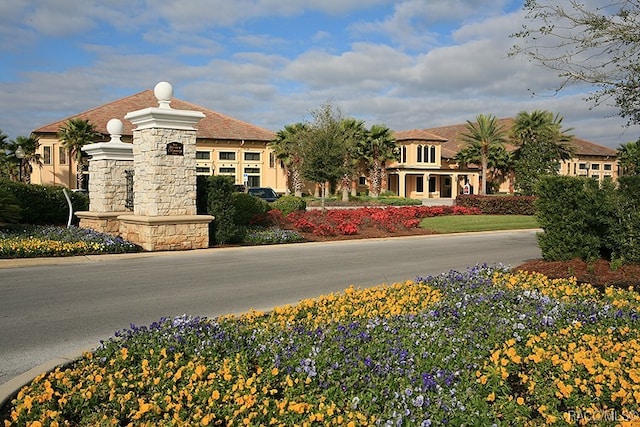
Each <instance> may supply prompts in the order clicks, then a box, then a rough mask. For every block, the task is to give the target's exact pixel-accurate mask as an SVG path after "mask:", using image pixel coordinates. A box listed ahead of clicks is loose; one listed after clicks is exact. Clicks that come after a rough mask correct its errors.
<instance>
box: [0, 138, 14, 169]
mask: <svg viewBox="0 0 640 427" xmlns="http://www.w3.org/2000/svg"><path fill="white" fill-rule="evenodd" d="M8 138H9V137H8V136H7V135H6V134H5V133H4V132H3V131H2V129H0V178H6V179H14V177H15V176H16V173H15V163H14V162H13V159H12V153H13V150H12V146H11V143H10V142H9V140H8Z"/></svg>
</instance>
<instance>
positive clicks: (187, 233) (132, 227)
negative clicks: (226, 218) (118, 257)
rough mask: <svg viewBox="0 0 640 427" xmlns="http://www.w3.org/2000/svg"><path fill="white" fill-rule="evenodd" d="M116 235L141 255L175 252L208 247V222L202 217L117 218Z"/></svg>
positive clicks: (209, 220)
mask: <svg viewBox="0 0 640 427" xmlns="http://www.w3.org/2000/svg"><path fill="white" fill-rule="evenodd" d="M118 219H119V220H120V229H119V234H120V235H121V236H122V238H123V239H125V240H128V241H130V242H136V243H137V244H138V245H140V246H142V248H143V249H144V250H145V251H176V250H189V249H206V248H208V247H209V222H211V217H208V216H205V215H193V216H188V215H187V216H180V217H158V218H154V217H140V216H136V215H121V216H120V217H119V218H118Z"/></svg>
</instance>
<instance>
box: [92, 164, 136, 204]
mask: <svg viewBox="0 0 640 427" xmlns="http://www.w3.org/2000/svg"><path fill="white" fill-rule="evenodd" d="M128 169H133V161H122V160H96V161H91V162H89V175H90V176H91V180H90V181H89V194H90V195H91V198H90V200H89V210H90V211H91V212H119V211H122V212H124V211H127V208H126V207H125V202H126V200H125V199H126V197H125V196H126V177H125V170H128Z"/></svg>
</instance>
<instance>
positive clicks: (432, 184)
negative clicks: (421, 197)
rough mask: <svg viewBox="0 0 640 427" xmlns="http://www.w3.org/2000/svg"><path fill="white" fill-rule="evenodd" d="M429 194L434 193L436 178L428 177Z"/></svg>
mask: <svg viewBox="0 0 640 427" xmlns="http://www.w3.org/2000/svg"><path fill="white" fill-rule="evenodd" d="M429 192H430V193H435V192H436V177H435V176H430V177H429Z"/></svg>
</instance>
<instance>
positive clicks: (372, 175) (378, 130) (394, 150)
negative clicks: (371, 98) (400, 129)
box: [360, 125, 400, 197]
mask: <svg viewBox="0 0 640 427" xmlns="http://www.w3.org/2000/svg"><path fill="white" fill-rule="evenodd" d="M360 155H361V156H362V158H363V159H364V160H365V161H366V165H367V172H368V178H369V182H370V183H371V193H370V195H371V197H378V196H379V195H380V190H381V187H382V178H383V176H384V170H385V164H386V162H387V160H398V158H399V155H400V150H399V149H398V145H397V144H396V140H395V138H394V136H393V132H392V131H391V130H390V129H389V128H388V127H387V126H384V125H373V126H371V129H369V132H368V135H367V138H366V140H365V141H363V142H362V144H361V145H360Z"/></svg>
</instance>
